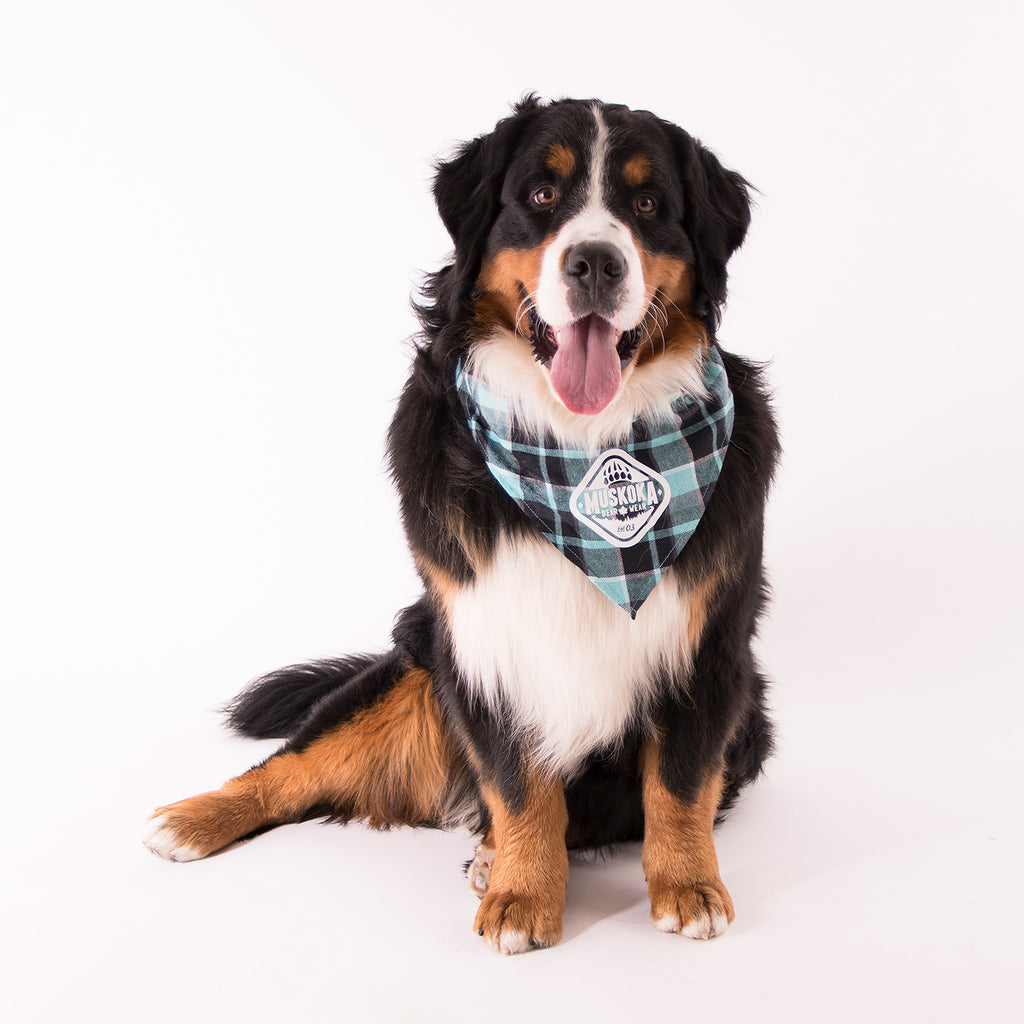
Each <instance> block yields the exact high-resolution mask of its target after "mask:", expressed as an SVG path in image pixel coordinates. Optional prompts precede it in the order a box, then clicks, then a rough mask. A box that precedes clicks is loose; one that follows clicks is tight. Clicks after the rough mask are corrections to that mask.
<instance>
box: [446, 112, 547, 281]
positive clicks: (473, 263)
mask: <svg viewBox="0 0 1024 1024" xmlns="http://www.w3.org/2000/svg"><path fill="white" fill-rule="evenodd" d="M540 106H541V105H540V103H539V101H538V100H537V99H536V97H534V96H528V97H526V98H525V99H524V100H523V101H522V102H520V103H519V104H517V105H516V107H515V112H514V113H513V114H512V116H510V117H506V118H504V119H503V120H501V121H499V122H498V124H497V125H496V126H495V128H494V131H492V132H489V133H488V134H487V135H481V136H480V137H479V138H477V139H474V140H473V141H472V142H467V143H465V144H464V145H462V146H461V147H460V148H459V149H458V151H457V152H456V153H455V155H454V156H453V157H452V158H451V159H450V160H445V161H443V162H441V163H439V164H438V165H437V175H436V177H435V178H434V199H435V201H436V202H437V209H438V212H439V213H440V214H441V220H442V221H443V222H444V226H445V227H446V228H447V229H448V234H450V235H451V236H452V241H453V242H454V243H455V266H454V282H453V283H454V284H455V285H456V289H457V291H459V292H461V293H462V294H463V296H464V295H465V294H466V293H467V292H468V291H469V289H471V288H472V286H473V284H474V283H475V282H476V279H477V277H478V276H479V273H480V265H481V263H482V262H483V256H484V248H485V246H486V244H487V236H488V235H489V234H490V231H491V228H492V227H493V225H494V222H495V220H496V219H497V216H498V213H499V212H500V210H501V189H502V185H503V184H504V181H505V172H506V171H507V170H508V166H509V163H510V162H511V160H512V154H513V152H514V150H515V147H516V145H517V144H518V142H519V140H520V139H521V138H522V136H523V133H524V131H525V130H526V129H527V127H528V124H529V122H531V121H532V116H531V115H532V114H533V112H534V111H536V110H538V109H540Z"/></svg>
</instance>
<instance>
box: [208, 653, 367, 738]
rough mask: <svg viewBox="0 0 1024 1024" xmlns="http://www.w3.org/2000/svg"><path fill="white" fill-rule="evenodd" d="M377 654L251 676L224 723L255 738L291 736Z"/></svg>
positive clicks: (308, 664) (298, 666) (358, 655)
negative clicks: (256, 676)
mask: <svg viewBox="0 0 1024 1024" xmlns="http://www.w3.org/2000/svg"><path fill="white" fill-rule="evenodd" d="M379 657H380V656H379V655H373V654H356V655H350V656H348V657H345V658H324V659H321V660H319V661H311V662H309V663H307V664H305V665H289V666H288V667H287V668H279V669H278V670H277V671H276V672H270V673H268V674H267V675H265V676H260V677H259V678H258V679H254V680H253V681H252V682H251V683H250V684H249V685H248V686H247V687H246V688H245V689H244V690H243V691H242V692H241V693H240V694H239V695H238V696H237V697H236V698H235V699H234V700H233V701H231V703H230V704H228V705H227V707H226V708H225V709H224V710H225V711H226V712H227V716H228V725H229V726H230V727H231V728H232V729H234V730H235V732H240V733H241V734H242V735H243V736H251V737H252V738H253V739H257V740H267V739H273V738H276V737H283V736H291V735H292V733H294V732H295V730H296V729H297V728H298V727H299V726H300V725H301V724H302V723H303V722H304V721H305V720H306V719H307V718H308V717H309V714H310V712H311V711H312V710H313V708H314V707H315V706H316V705H317V704H319V703H320V701H322V700H324V699H325V698H326V697H328V696H329V695H330V694H332V693H334V692H335V691H336V690H339V689H341V687H343V686H344V685H345V684H346V683H348V682H349V681H351V680H352V679H354V678H355V677H356V676H357V675H359V674H360V673H361V672H363V671H364V670H365V669H367V668H369V667H370V666H371V665H373V664H374V662H376V661H377V660H378V658H379Z"/></svg>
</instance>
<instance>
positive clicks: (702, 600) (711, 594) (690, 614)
mask: <svg viewBox="0 0 1024 1024" xmlns="http://www.w3.org/2000/svg"><path fill="white" fill-rule="evenodd" d="M718 587H719V580H718V578H717V577H716V576H708V577H705V578H704V579H703V580H701V581H700V582H699V583H698V584H696V585H695V586H691V587H690V588H689V590H688V591H687V595H686V597H687V618H686V640H687V643H688V644H689V647H690V657H691V658H693V657H695V656H696V654H697V648H698V647H699V646H700V640H701V637H702V636H703V635H704V627H705V626H706V625H707V621H708V616H709V615H710V613H711V603H712V601H713V600H714V598H715V594H716V593H717V592H718Z"/></svg>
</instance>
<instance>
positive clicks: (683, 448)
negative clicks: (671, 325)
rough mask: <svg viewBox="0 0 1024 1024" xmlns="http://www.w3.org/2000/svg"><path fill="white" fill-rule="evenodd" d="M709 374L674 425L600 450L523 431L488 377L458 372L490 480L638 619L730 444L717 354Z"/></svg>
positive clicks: (708, 361) (677, 408)
mask: <svg viewBox="0 0 1024 1024" xmlns="http://www.w3.org/2000/svg"><path fill="white" fill-rule="evenodd" d="M703 370H704V382H705V384H706V386H707V392H708V397H706V398H704V397H696V396H692V395H680V396H679V397H678V398H677V399H676V400H675V402H674V403H673V404H672V418H671V419H668V420H662V421H659V422H656V423H649V422H646V421H643V420H637V421H635V422H634V424H633V433H632V437H631V438H630V439H629V440H628V441H626V442H624V443H623V444H622V445H621V447H620V448H615V449H609V450H603V451H602V450H598V451H580V450H578V449H572V448H563V447H560V446H558V445H557V444H555V443H554V442H553V440H552V439H551V438H549V437H545V436H540V437H535V436H532V435H530V434H527V433H526V432H525V431H524V430H523V429H522V428H521V427H520V426H519V425H518V424H516V423H514V422H513V420H512V417H511V416H510V415H509V412H508V409H507V407H506V406H505V404H504V402H503V401H502V400H501V399H499V398H498V397H497V396H496V395H495V394H494V393H493V392H492V391H491V389H490V388H489V387H488V386H487V384H486V383H485V382H484V381H483V380H481V379H480V378H479V377H475V376H471V375H470V374H469V373H467V372H466V370H465V367H464V366H463V365H460V366H459V368H458V370H457V371H456V377H455V383H456V386H457V388H458V391H459V398H460V399H461V401H462V406H463V408H464V409H465V412H466V419H467V422H468V424H469V428H470V432H471V433H472V435H473V437H474V439H475V440H476V443H477V444H478V445H479V446H480V449H481V451H482V452H483V455H484V458H485V459H486V460H487V466H488V469H489V470H490V471H491V475H492V476H493V477H494V479H495V480H497V482H498V483H499V484H500V485H501V487H502V489H503V490H504V491H505V492H506V493H507V494H508V495H509V497H510V498H512V500H513V501H515V503H516V504H517V505H518V506H519V507H520V508H521V509H522V510H523V511H524V512H525V513H526V514H527V516H529V518H530V519H531V520H532V521H533V522H534V523H536V524H537V526H538V527H539V528H540V531H541V533H543V534H544V536H545V537H546V538H547V539H548V540H549V541H550V542H551V543H552V544H554V545H555V547H557V548H558V550H559V551H561V552H562V554H563V555H565V557H566V558H568V559H569V561H570V562H572V563H573V564H574V565H576V566H578V567H579V568H580V569H582V570H583V572H585V573H586V574H587V576H589V577H590V579H591V581H592V582H593V583H594V585H595V586H597V587H598V588H599V589H600V590H601V591H602V592H603V593H604V594H606V595H607V596H608V597H609V598H611V600H612V601H614V602H615V603H616V604H617V605H619V606H620V607H622V608H624V609H625V610H626V611H628V612H629V614H630V615H631V616H632V617H633V618H636V614H637V611H638V610H639V609H640V606H641V605H642V604H643V602H644V601H645V600H646V598H647V596H648V595H649V594H650V593H651V591H652V590H653V589H654V587H655V584H656V583H657V582H658V580H659V579H661V577H662V576H663V575H664V573H665V572H666V571H667V570H668V568H669V566H671V564H672V563H673V562H674V561H675V560H676V558H678V557H679V554H680V552H681V551H682V550H683V548H684V547H685V545H686V542H687V541H688V540H689V539H690V537H691V536H692V535H693V532H694V530H696V528H697V524H698V523H699V522H700V518H701V516H702V515H703V514H704V509H705V508H706V507H707V504H708V501H709V500H710V499H711V492H712V491H713V490H714V488H715V483H716V482H717V480H718V474H719V472H720V470H721V468H722V463H723V461H724V459H725V453H726V449H727V448H728V447H729V438H730V436H731V434H732V422H733V399H732V392H731V391H730V390H729V382H728V380H727V378H726V374H725V367H724V366H723V365H722V359H721V356H720V355H719V354H718V351H717V350H716V349H715V348H714V347H709V349H708V351H707V353H706V355H705V357H704V362H703ZM666 491H667V492H668V494H667V495H666V493H664V492H666Z"/></svg>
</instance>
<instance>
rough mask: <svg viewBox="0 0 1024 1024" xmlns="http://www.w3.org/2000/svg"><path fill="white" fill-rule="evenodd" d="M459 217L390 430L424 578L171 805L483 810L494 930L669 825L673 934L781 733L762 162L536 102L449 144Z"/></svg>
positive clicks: (205, 809) (215, 822) (266, 688)
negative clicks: (572, 855)
mask: <svg viewBox="0 0 1024 1024" xmlns="http://www.w3.org/2000/svg"><path fill="white" fill-rule="evenodd" d="M434 197H435V199H436V202H437V207H438V210H439V212H440V216H441V219H442V221H443V222H444V225H445V227H446V228H447V230H448V232H449V233H450V235H451V237H452V239H453V241H454V257H453V260H452V262H450V263H449V264H448V265H446V266H444V267H443V269H441V270H440V271H438V272H436V273H434V274H431V275H429V276H428V277H427V279H426V283H425V285H424V289H423V299H422V302H421V303H420V304H419V305H418V306H417V311H418V315H419V318H420V321H421V323H422V328H423V333H422V338H421V340H420V341H419V343H418V344H417V348H416V352H415V356H414V360H413V365H412V369H411V375H410V377H409V380H408V383H407V384H406V386H405V388H404V390H403V392H402V395H401V398H400V400H399V402H398V406H397V411H396V413H395V416H394V420H393V422H392V425H391V428H390V432H389V436H388V452H389V461H390V470H391V474H392V477H393V479H394V482H395V484H396V486H397V490H398V493H399V496H400V500H401V510H402V515H403V520H404V525H405V529H406V533H407V538H408V543H409V547H410V549H411V552H412V555H413V558H414V560H415V564H416V567H417V571H418V573H419V575H420V577H421V578H422V581H423V585H424V594H423V596H422V597H421V598H420V600H418V601H417V602H416V603H415V604H414V605H412V606H411V607H409V608H407V609H406V610H405V611H403V612H402V613H401V614H400V615H399V617H398V618H397V619H396V625H395V629H394V636H393V640H394V646H393V647H392V649H391V650H389V651H387V652H386V653H384V654H381V655H373V656H371V655H360V656H351V657H344V658H337V659H330V660H322V661H316V662H312V663H310V664H305V665H297V666H292V667H290V668H285V669H282V670H280V671H277V672H273V673H271V674H270V675H267V676H265V677H263V678H261V679H259V680H256V681H255V682H254V683H252V684H250V686H249V688H248V689H247V690H245V691H244V692H243V693H242V694H241V695H240V696H238V697H237V698H235V700H234V701H233V702H232V703H231V704H230V705H229V706H228V708H227V711H228V715H229V721H230V724H231V725H232V726H233V727H234V728H235V729H236V730H238V731H239V732H241V733H243V734H245V735H247V736H252V737H259V738H270V737H284V738H285V740H286V741H285V743H284V745H283V746H282V747H281V748H280V749H279V750H278V751H277V753H275V754H274V755H273V756H271V757H270V758H268V759H267V760H266V761H264V762H263V763H261V764H259V765H257V766H256V767H254V768H252V769H251V770H249V771H247V772H245V773H244V774H243V775H240V776H238V777H237V778H234V779H232V780H231V781H229V782H227V783H226V784H225V785H223V786H222V787H221V788H220V789H218V790H216V791H214V792H210V793H206V794H202V795H199V796H195V797H192V798H190V799H186V800H182V801H179V802H177V803H172V804H170V805H167V806H164V807H160V808H159V809H158V810H156V811H155V812H154V813H153V815H152V816H151V817H150V818H149V820H148V822H147V825H146V827H145V832H144V836H143V838H144V842H145V844H146V845H147V846H148V847H149V849H150V850H152V851H153V852H154V853H157V854H159V855H160V856H162V857H165V858H167V859H170V860H175V861H186V860H193V859H196V858H200V857H205V856H207V855H209V854H212V853H214V852H216V851H218V850H220V849H222V848H224V847H226V846H228V845H229V844H231V843H233V842H235V841H237V840H239V839H242V838H245V837H248V836H250V835H253V834H255V833H257V832H261V831H264V830H266V829H268V828H271V827H274V826H276V825H281V824H284V823H287V822H295V821H301V820H309V819H311V818H318V817H327V818H333V819H336V820H339V821H346V822H347V821H351V820H362V821H365V822H367V823H368V824H369V825H370V826H371V827H373V828H387V827H390V826H397V825H429V826H437V827H446V828H450V827H458V826H463V827H468V828H470V829H471V830H473V831H474V832H475V833H476V835H477V836H478V837H479V845H478V846H477V848H476V852H475V855H474V857H473V859H472V861H471V862H469V864H468V865H467V874H468V878H469V881H470V884H471V887H472V889H473V891H474V892H475V893H476V895H477V896H478V897H480V903H479V907H478V910H477V913H476V916H475V921H474V927H475V929H476V931H477V932H478V933H479V935H481V936H482V937H483V938H484V939H485V940H486V942H487V943H488V944H489V945H490V946H492V947H493V948H495V949H496V950H499V951H501V952H503V953H519V952H523V951H526V950H529V949H533V948H539V947H546V946H550V945H552V944H553V943H555V942H556V941H557V940H558V939H559V937H560V936H561V932H562V913H563V910H564V906H565V890H566V883H567V879H568V874H569V857H568V851H571V850H576V849H587V848H596V847H604V846H608V845H611V844H618V843H622V842H626V841H635V840H641V839H642V841H643V852H642V865H643V870H644V873H645V875H646V880H647V886H648V892H649V896H650V905H651V919H652V921H653V923H654V925H655V927H657V928H658V929H660V930H662V931H665V932H675V933H681V934H683V935H686V936H690V937H692V938H698V939H708V938H712V937H714V936H717V935H720V934H721V933H722V932H724V931H725V930H726V928H727V926H728V924H729V923H730V922H731V921H732V920H733V916H734V911H733V904H732V900H731V898H730V896H729V893H728V891H727V889H726V887H725V886H724V885H723V883H722V880H721V878H720V875H719V868H718V861H717V856H716V853H715V846H714V838H713V827H714V825H715V823H716V821H717V820H719V819H720V818H721V816H722V814H723V813H724V812H725V811H726V809H728V808H729V807H730V806H731V805H732V803H733V801H734V800H735V798H736V795H737V793H738V792H739V790H740V789H741V788H742V787H743V786H744V785H746V784H747V783H749V782H751V781H752V780H753V779H755V778H756V777H757V776H758V774H759V773H760V771H761V768H762V765H763V762H764V760H765V758H766V757H767V756H768V755H769V753H770V751H771V748H772V727H771V723H770V721H769V718H768V716H767V714H766V706H765V691H766V679H765V677H764V676H763V675H762V673H761V671H760V670H759V668H758V666H757V664H756V662H755V659H754V656H753V654H752V651H751V641H752V638H753V636H754V633H755V628H756V625H757V622H758V618H759V615H760V614H761V612H762V609H763V607H764V604H765V602H766V597H767V587H766V583H765V578H764V573H763V568H762V534H763V521H764V509H765V502H766V498H767V494H768V490H769V485H770V482H771V479H772V475H773V472H774V469H775V466H776V462H777V459H778V455H779V442H778V438H777V432H776V427H775V424H774V420H773V415H772V412H771V408H770V402H769V398H768V395H767V393H766V388H765V383H764V380H763V371H762V369H761V368H760V367H758V366H755V365H753V364H752V363H750V362H748V361H745V360H743V359H741V358H739V357H738V356H735V355H732V354H729V353H727V352H724V351H723V350H722V349H721V348H720V347H719V345H718V343H717V341H716V330H717V328H718V326H719V322H720V315H721V310H722V307H723V303H724V301H725V296H726V265H727V263H728V261H729V258H730V256H731V255H732V253H733V252H734V251H735V250H736V249H737V248H738V247H739V245H740V244H741V243H742V241H743V239H744V236H745V234H746V231H747V228H748V226H749V223H750V209H751V202H750V186H749V184H748V183H747V182H746V181H745V180H744V178H742V177H741V176H740V175H739V174H737V173H736V172H734V171H731V170H727V169H725V168H724V167H723V166H722V164H721V163H720V162H719V160H718V159H717V158H716V157H715V156H714V155H713V154H712V153H711V152H710V151H709V150H708V149H706V148H705V147H704V146H703V145H701V143H700V142H698V141H697V140H696V139H694V138H693V137H691V136H690V135H689V134H687V132H685V131H684V130H683V129H681V128H679V127H676V126H675V125H673V124H670V123H669V122H667V121H664V120H661V119H659V118H658V117H656V116H655V115H653V114H651V113H649V112H647V111H634V110H630V109H628V108H626V107H624V106H616V105H610V104H605V103H602V102H599V101H596V100H593V101H591V100H586V101H584V100H558V101H555V102H550V103H547V102H542V101H540V100H539V99H537V98H536V97H535V96H532V95H531V96H528V97H527V98H525V99H524V100H523V101H522V102H520V103H519V104H517V105H516V106H515V107H514V108H513V110H512V113H511V114H510V115H509V116H507V117H505V118H504V119H503V120H501V121H499V122H498V124H497V125H496V127H495V128H494V130H493V131H491V132H490V133H488V134H486V135H483V136H481V137H479V138H477V139H475V140H473V141H471V142H469V143H466V144H464V145H462V146H461V147H460V148H459V149H458V150H457V151H456V153H455V154H454V156H452V157H451V158H450V159H447V160H445V161H443V162H440V163H439V164H438V166H437V174H436V178H435V182H434Z"/></svg>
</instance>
